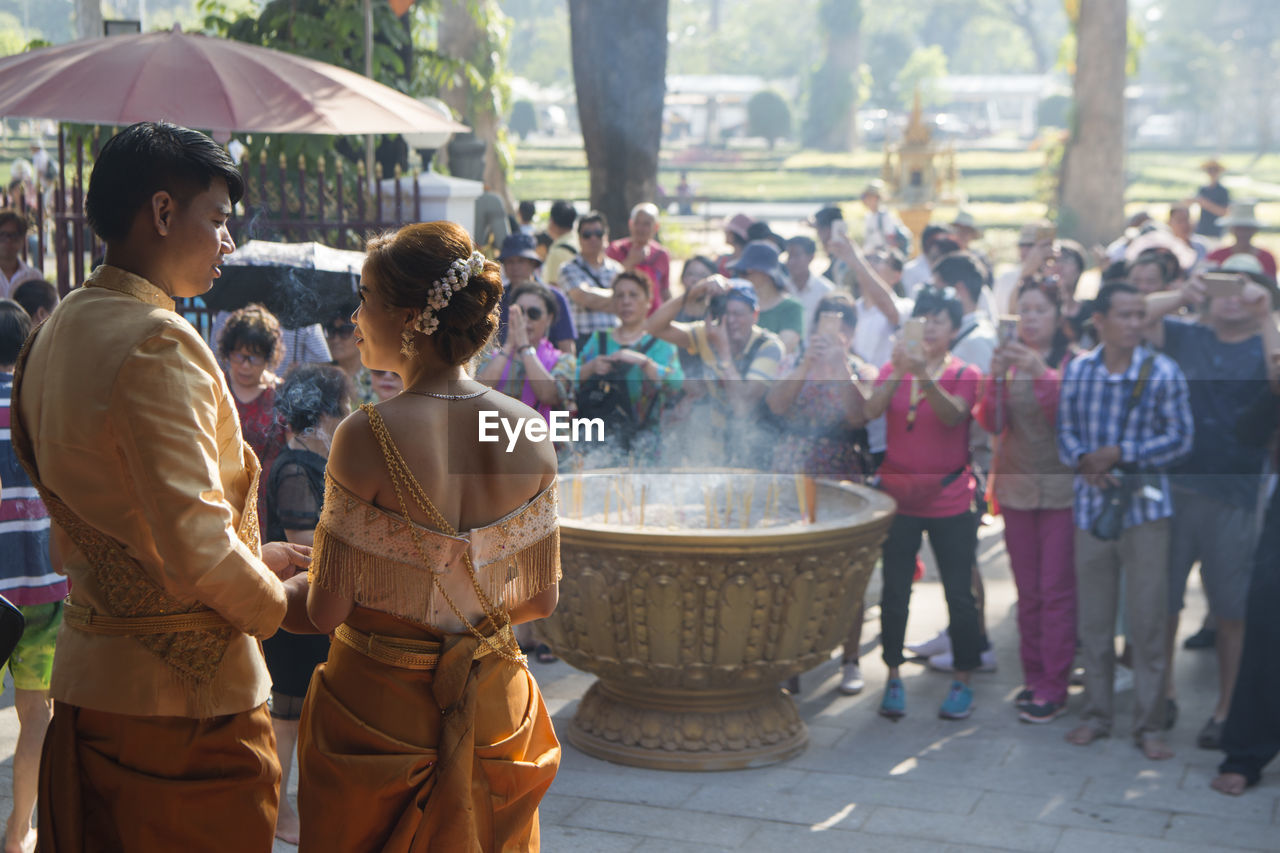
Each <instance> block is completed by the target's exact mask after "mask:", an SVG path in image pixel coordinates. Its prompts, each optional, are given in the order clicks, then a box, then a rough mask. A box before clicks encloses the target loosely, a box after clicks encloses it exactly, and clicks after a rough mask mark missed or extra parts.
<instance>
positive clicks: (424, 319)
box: [400, 252, 485, 358]
mask: <svg viewBox="0 0 1280 853" xmlns="http://www.w3.org/2000/svg"><path fill="white" fill-rule="evenodd" d="M484 263H485V257H484V255H482V254H481V253H480V252H472V253H471V257H469V258H458V259H457V260H456V261H454V262H453V263H451V264H449V271H448V272H446V273H445V274H444V277H443V278H438V279H436V280H435V281H433V282H431V287H430V289H429V290H428V291H427V305H426V307H425V308H423V309H422V310H421V311H419V312H418V317H417V319H415V320H414V321H413V323H411V324H410V325H409V326H408V327H407V328H405V330H404V336H403V337H404V340H403V345H402V346H401V347H400V352H401V353H403V354H404V355H405V357H406V358H412V357H413V356H414V355H416V354H417V349H416V347H414V344H413V333H414V332H421V333H422V334H424V335H432V334H434V333H435V331H436V329H437V328H438V327H439V325H440V318H439V317H438V316H436V315H437V314H438V313H439V312H440V311H443V310H444V309H445V307H446V306H447V305H448V304H449V300H450V299H452V298H453V295H454V294H455V293H457V292H458V291H459V290H462V289H463V288H464V287H466V286H467V282H469V281H470V280H471V277H472V276H473V275H476V274H477V273H479V272H481V271H482V270H483V269H484Z"/></svg>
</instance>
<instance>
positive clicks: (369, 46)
mask: <svg viewBox="0 0 1280 853" xmlns="http://www.w3.org/2000/svg"><path fill="white" fill-rule="evenodd" d="M364 76H366V77H368V78H369V79H370V80H372V79H373V0H364ZM364 173H365V174H366V175H368V176H369V178H368V180H369V181H370V183H368V184H366V186H365V192H366V194H369V193H370V191H371V190H372V188H373V184H372V181H374V180H377V177H378V175H377V172H375V171H374V170H373V134H372V133H370V134H369V135H368V136H366V137H365V138H364Z"/></svg>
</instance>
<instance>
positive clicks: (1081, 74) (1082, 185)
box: [1058, 0, 1128, 246]
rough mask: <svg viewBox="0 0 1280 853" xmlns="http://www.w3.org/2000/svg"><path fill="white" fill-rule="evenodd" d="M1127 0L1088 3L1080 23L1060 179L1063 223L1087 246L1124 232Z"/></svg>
mask: <svg viewBox="0 0 1280 853" xmlns="http://www.w3.org/2000/svg"><path fill="white" fill-rule="evenodd" d="M1127 21H1128V2H1127V0H1084V2H1082V3H1081V4H1080V19H1079V21H1078V23H1077V25H1076V34H1077V37H1076V42H1077V45H1078V47H1077V52H1076V74H1075V119H1074V121H1073V127H1072V132H1071V137H1070V139H1068V140H1067V147H1066V151H1065V153H1064V154H1063V157H1062V169H1061V171H1060V173H1059V175H1058V201H1059V223H1058V229H1059V231H1061V232H1062V233H1063V234H1064V235H1065V236H1069V237H1073V238H1075V239H1077V240H1079V241H1080V242H1081V243H1083V244H1084V245H1085V246H1094V245H1098V244H1103V245H1105V244H1106V243H1107V242H1108V241H1109V240H1112V239H1114V238H1115V237H1116V235H1118V234H1119V233H1120V232H1121V231H1122V230H1124V222H1125V217H1124V141H1125V127H1124V124H1125V110H1124V86H1125V58H1126V50H1127Z"/></svg>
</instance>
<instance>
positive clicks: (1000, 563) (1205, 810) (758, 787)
mask: <svg viewBox="0 0 1280 853" xmlns="http://www.w3.org/2000/svg"><path fill="white" fill-rule="evenodd" d="M981 552H982V555H983V564H984V567H985V576H986V577H987V578H988V580H987V595H988V605H987V608H988V609H987V619H988V622H989V627H990V630H991V635H992V638H993V641H994V643H995V645H996V649H997V653H998V656H999V665H1000V668H999V671H998V672H996V673H993V674H984V675H978V676H976V678H975V687H976V693H977V706H978V707H977V710H976V711H975V713H974V715H973V716H972V717H971V718H970V719H968V720H966V721H963V722H958V723H955V722H945V721H942V720H939V719H938V718H937V716H936V711H937V705H938V703H939V702H941V700H942V696H943V693H944V692H945V690H946V686H947V678H946V676H945V675H943V674H940V673H933V672H928V671H927V670H925V669H924V668H923V667H919V666H914V665H910V664H908V665H907V667H905V668H904V680H905V681H906V686H907V703H908V716H907V717H906V718H905V719H903V720H902V721H901V722H898V723H893V722H890V721H888V720H884V719H881V718H880V717H879V716H877V714H876V707H877V704H878V703H879V700H880V691H881V688H882V686H883V683H884V677H885V670H884V666H883V664H882V663H881V662H880V656H879V650H878V647H873V646H872V642H873V640H874V638H875V636H876V634H877V624H876V622H875V620H874V619H873V620H871V621H869V622H868V624H867V626H866V628H865V630H864V632H863V638H864V640H865V641H866V644H865V645H864V647H863V648H864V658H863V670H864V673H865V675H866V677H867V690H866V692H864V693H863V695H861V696H856V697H844V696H840V695H839V694H838V693H836V691H835V686H836V682H837V678H838V661H836V660H832V661H830V662H829V663H827V664H825V665H823V666H821V667H819V668H818V669H816V670H814V671H812V672H809V673H807V674H806V675H805V676H804V677H803V679H802V687H803V692H802V694H801V696H800V700H799V704H800V711H801V715H802V716H803V717H804V720H805V722H806V723H807V724H808V726H809V735H810V745H809V748H808V749H807V750H806V751H805V752H804V753H803V754H801V755H800V756H798V757H797V758H795V759H792V760H791V761H788V762H786V763H783V764H778V765H774V766H772V767H767V768H762V769H758V770H744V771H733V772H723V773H674V772H659V771H652V770H639V769H634V768H630V767H622V766H619V765H615V764H610V763H608V762H605V761H599V760H597V759H594V758H590V757H588V756H586V755H584V754H582V753H580V752H578V751H577V750H576V749H574V748H573V747H572V746H570V745H568V744H567V743H566V744H565V745H564V760H563V763H562V765H561V769H560V774H559V776H558V777H557V778H556V781H555V783H554V784H553V785H552V787H551V791H550V793H549V794H548V795H547V797H546V799H545V800H544V801H543V807H542V839H543V849H544V850H546V851H549V853H579V852H580V853H611V852H612V851H619V853H621V851H633V853H640V851H661V852H662V853H684V851H687V853H714V852H715V851H776V850H796V851H849V850H892V851H894V853H914V851H969V850H1020V851H1022V850H1025V851H1038V853H1075V852H1076V851H1081V853H1108V851H1137V852H1138V853H1193V851H1195V853H1199V851H1206V850H1227V849H1243V850H1280V768H1272V770H1271V773H1270V774H1269V775H1268V776H1265V777H1264V779H1263V783H1262V784H1261V785H1260V786H1259V787H1257V788H1255V789H1253V790H1251V791H1249V792H1247V793H1246V794H1245V795H1244V796H1243V797H1240V798H1228V797H1224V796H1222V795H1220V794H1218V793H1216V792H1214V791H1211V790H1209V788H1208V783H1209V780H1210V779H1211V778H1212V777H1213V775H1214V773H1215V768H1216V766H1217V762H1218V761H1219V760H1220V756H1219V754H1218V753H1212V752H1206V751H1204V750H1199V749H1197V748H1196V746H1195V736H1196V733H1197V731H1198V730H1199V728H1200V726H1201V725H1202V724H1203V722H1204V721H1205V720H1206V719H1207V718H1208V716H1209V713H1210V710H1211V708H1212V703H1213V695H1212V694H1213V689H1214V687H1213V686H1214V685H1215V684H1216V675H1215V666H1214V662H1213V658H1212V655H1211V654H1208V653H1204V652H1182V651H1180V653H1179V656H1178V660H1177V670H1176V671H1177V679H1178V685H1179V687H1180V688H1181V690H1182V697H1181V699H1180V703H1179V704H1180V708H1181V713H1180V720H1179V722H1178V726H1177V728H1176V729H1175V730H1174V731H1173V732H1172V733H1171V735H1172V737H1171V743H1172V745H1173V747H1174V748H1175V749H1176V750H1177V757H1176V758H1174V759H1173V760H1172V761H1168V762H1160V763H1157V762H1151V761H1147V760H1145V759H1144V758H1143V757H1142V756H1141V754H1140V753H1139V752H1138V751H1137V750H1136V749H1135V748H1134V747H1133V746H1132V745H1131V742H1130V741H1129V739H1127V738H1124V737H1115V738H1113V739H1111V740H1109V741H1104V742H1100V743H1096V744H1094V745H1093V746H1091V747H1088V748H1079V747H1074V746H1071V745H1069V744H1067V743H1065V742H1064V741H1063V739H1062V738H1063V735H1064V734H1065V733H1066V732H1067V731H1068V730H1069V729H1070V728H1071V727H1072V726H1074V725H1075V723H1076V717H1075V716H1074V713H1073V714H1070V715H1067V716H1065V717H1062V718H1060V719H1058V720H1057V721H1055V722H1054V723H1052V724H1049V725H1045V726H1030V725H1026V724H1022V723H1019V722H1018V720H1017V717H1016V715H1015V713H1014V711H1013V710H1012V708H1011V706H1010V704H1009V703H1010V701H1011V700H1012V698H1013V695H1014V694H1015V693H1016V692H1017V690H1018V689H1019V687H1020V686H1021V673H1020V670H1019V666H1018V660H1017V630H1016V627H1015V622H1014V614H1013V610H1012V606H1013V602H1014V588H1013V583H1012V580H1011V578H1010V576H1009V572H1008V565H1007V562H1006V560H1005V557H1004V551H1003V548H1002V547H1001V539H1000V527H999V525H998V524H996V525H993V526H992V527H988V528H985V529H984V531H983V536H982V544H981ZM877 598H878V593H877V592H876V591H875V590H874V589H873V590H872V592H871V597H870V599H869V600H871V601H875V600H877ZM912 603H913V608H912V620H911V624H910V626H909V631H908V636H909V637H913V638H914V637H922V636H931V635H932V633H933V632H934V631H936V630H937V629H938V628H940V627H941V626H942V625H943V624H944V623H945V620H946V612H945V605H944V604H943V601H942V590H941V587H940V585H939V584H938V583H937V580H936V576H935V575H933V573H932V572H931V573H930V574H929V575H928V576H926V579H925V580H924V581H923V582H921V583H919V584H917V586H916V594H915V596H914V598H913V602H912ZM1202 615H1203V596H1202V595H1201V594H1200V592H1199V588H1198V586H1195V585H1194V583H1193V589H1192V591H1191V592H1190V593H1189V596H1188V609H1187V611H1186V613H1185V614H1184V617H1183V624H1182V633H1183V635H1186V634H1189V633H1191V632H1194V631H1195V630H1196V629H1197V628H1198V626H1199V623H1200V618H1201V616H1202ZM533 666H534V673H535V675H536V676H537V677H538V680H539V682H540V683H541V685H542V689H543V692H544V694H545V696H546V699H547V702H548V705H549V706H550V708H551V711H552V714H553V715H554V717H555V722H556V726H557V728H559V729H560V730H561V731H562V732H563V731H565V730H566V729H567V728H568V726H569V724H570V721H571V720H572V718H573V713H574V711H575V709H576V707H577V702H578V700H579V698H580V697H581V696H582V694H583V693H584V692H585V691H586V689H587V687H588V686H589V685H590V684H591V682H592V680H593V677H592V676H590V675H587V674H585V673H582V672H578V671H576V670H574V669H571V668H570V667H569V666H568V665H566V664H564V663H556V664H551V665H539V664H534V665H533ZM1130 699H1131V694H1122V695H1121V697H1120V700H1119V714H1118V720H1119V721H1121V726H1122V725H1123V721H1125V720H1127V719H1128V716H1127V715H1128V713H1129V711H1130ZM1079 703H1080V697H1079V696H1078V695H1077V696H1073V698H1072V702H1071V704H1072V710H1073V712H1074V711H1075V710H1076V709H1077V708H1078V706H1079ZM12 704H13V700H12V693H11V692H8V693H6V694H4V696H3V697H0V756H3V757H4V760H3V765H4V766H3V767H0V809H3V811H4V813H5V814H7V813H8V810H9V807H10V770H9V766H8V765H9V764H10V761H11V756H12V753H13V743H14V739H15V737H16V736H17V719H16V716H15V715H14V712H13V708H12ZM291 787H293V788H294V789H295V790H296V780H295V781H294V784H293V785H292V786H291ZM293 850H294V848H293V847H292V846H291V845H286V844H283V843H277V845H276V851H277V853H290V851H293Z"/></svg>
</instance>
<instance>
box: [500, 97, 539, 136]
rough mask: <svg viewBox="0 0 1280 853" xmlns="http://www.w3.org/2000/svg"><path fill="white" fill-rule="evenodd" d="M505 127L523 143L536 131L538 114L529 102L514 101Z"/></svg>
mask: <svg viewBox="0 0 1280 853" xmlns="http://www.w3.org/2000/svg"><path fill="white" fill-rule="evenodd" d="M507 125H508V126H509V127H510V128H511V132H512V133H514V134H515V135H516V136H518V137H520V139H521V141H523V140H524V138H525V137H526V136H528V135H529V134H531V133H534V132H536V131H537V130H538V112H537V110H535V109H534V108H533V104H531V103H530V102H529V101H525V100H520V101H516V102H515V103H514V104H512V105H511V118H510V119H509V120H508V121H507Z"/></svg>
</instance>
